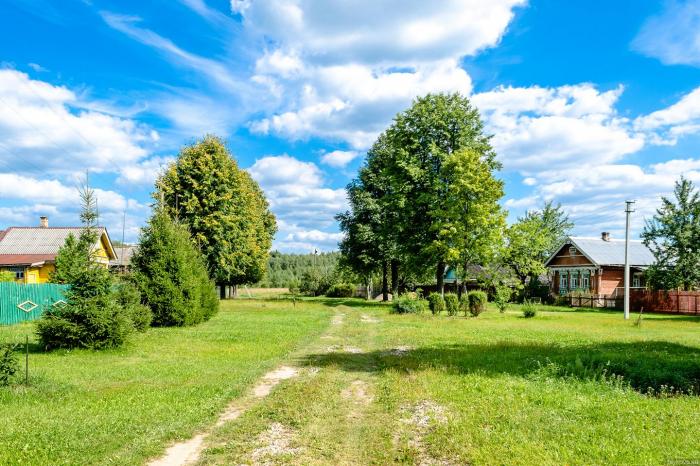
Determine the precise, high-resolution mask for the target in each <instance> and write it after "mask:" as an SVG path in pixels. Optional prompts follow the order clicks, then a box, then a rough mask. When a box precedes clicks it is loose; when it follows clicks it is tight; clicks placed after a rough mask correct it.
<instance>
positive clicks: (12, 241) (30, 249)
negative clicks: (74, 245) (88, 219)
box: [0, 227, 106, 256]
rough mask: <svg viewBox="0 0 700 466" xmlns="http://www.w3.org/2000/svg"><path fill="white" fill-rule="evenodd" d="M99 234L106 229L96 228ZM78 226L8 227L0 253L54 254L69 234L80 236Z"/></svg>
mask: <svg viewBox="0 0 700 466" xmlns="http://www.w3.org/2000/svg"><path fill="white" fill-rule="evenodd" d="M97 230H98V234H99V235H100V236H101V235H102V234H104V233H105V232H106V231H105V229H104V228H103V227H100V228H98V229H97ZM81 231H82V228H80V227H65V228H63V227H50V228H42V227H10V228H8V229H7V230H5V235H4V236H3V238H2V240H0V255H5V254H49V255H54V256H55V255H56V254H58V250H59V248H60V247H61V246H63V244H64V243H65V242H66V238H68V235H69V234H71V233H72V234H73V236H75V237H76V238H77V237H78V236H80V232H81Z"/></svg>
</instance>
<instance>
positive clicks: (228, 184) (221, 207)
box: [155, 136, 277, 297]
mask: <svg viewBox="0 0 700 466" xmlns="http://www.w3.org/2000/svg"><path fill="white" fill-rule="evenodd" d="M156 187H157V192H156V194H155V196H156V198H157V199H158V200H159V201H160V200H161V199H160V198H162V204H163V206H164V208H165V210H166V211H167V212H168V214H169V215H170V216H171V217H173V218H175V219H178V220H180V221H182V222H185V223H186V224H187V226H188V228H189V230H190V232H191V234H192V239H193V241H194V242H195V244H196V245H197V246H198V247H199V248H200V250H201V251H202V253H203V254H204V257H205V258H206V262H207V267H208V269H209V273H210V275H211V277H212V278H213V279H214V280H215V282H216V283H217V284H218V285H220V286H221V293H222V297H224V293H225V291H224V290H225V287H226V286H230V285H233V286H234V290H235V289H236V286H237V285H240V284H244V283H254V282H257V281H259V280H260V279H261V278H262V277H263V275H264V273H265V270H266V265H267V261H268V257H269V252H270V247H271V245H272V238H273V236H274V234H275V231H276V228H277V227H276V223H275V217H274V215H273V214H272V213H271V212H270V210H269V206H268V203H267V200H266V199H265V195H264V194H263V192H262V190H261V189H260V187H259V186H258V184H257V183H256V182H255V181H254V180H253V179H252V178H251V177H250V175H249V174H248V173H247V172H246V171H244V170H241V169H240V168H239V167H238V165H237V164H236V162H235V160H234V159H233V158H232V157H231V154H230V153H229V151H228V150H227V149H226V147H225V145H224V143H223V142H222V141H221V140H220V139H219V138H217V137H215V136H206V137H205V138H204V139H202V140H201V141H199V142H197V143H195V144H193V145H191V146H187V147H185V148H183V149H182V150H181V151H180V154H179V155H178V158H177V160H176V161H175V162H174V163H173V164H171V165H170V166H169V167H168V169H167V170H166V171H165V173H164V174H163V175H162V176H161V177H160V178H159V179H158V181H157V184H156Z"/></svg>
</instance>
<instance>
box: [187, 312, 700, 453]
mask: <svg viewBox="0 0 700 466" xmlns="http://www.w3.org/2000/svg"><path fill="white" fill-rule="evenodd" d="M326 303H327V304H328V305H330V306H332V307H333V308H334V310H335V312H336V313H337V314H343V316H342V317H341V318H342V324H337V325H332V326H331V329H330V330H329V332H328V333H327V334H326V335H324V337H323V338H322V339H319V340H317V341H316V343H315V344H312V345H311V346H310V347H309V348H307V349H306V350H305V351H303V352H301V353H300V354H297V355H296V357H295V359H294V362H295V363H296V364H297V365H298V366H300V367H304V368H306V369H305V371H303V372H302V373H301V375H300V377H299V378H298V379H296V380H290V381H286V382H285V383H284V384H283V385H281V386H280V387H278V389H277V390H276V391H274V392H273V393H272V395H271V396H270V397H268V398H267V399H266V400H264V402H262V403H260V404H259V405H257V406H256V407H254V408H253V409H251V410H250V411H248V412H247V413H246V414H245V415H243V416H242V417H241V418H240V419H238V420H237V421H236V422H232V423H229V424H227V425H225V426H223V427H221V428H219V429H218V430H217V431H215V433H214V434H213V435H212V437H211V438H210V440H209V442H208V449H207V450H206V451H205V452H204V456H203V457H202V459H201V463H202V464H211V463H214V464H248V463H251V462H252V463H255V462H258V463H260V462H262V463H264V462H269V463H270V464H287V463H291V464H300V465H302V464H390V463H407V464H466V463H471V464H667V463H670V462H674V461H685V460H689V459H691V460H697V459H698V458H700V445H699V444H698V442H697V438H698V435H699V434H700V398H698V397H697V396H685V395H677V396H652V395H647V394H644V393H645V392H646V391H647V388H646V387H647V386H652V387H656V388H660V387H661V385H663V384H664V383H668V382H669V381H673V380H677V381H678V383H686V384H687V383H691V384H692V383H693V382H694V383H697V382H698V381H699V380H700V320H698V319H695V318H687V317H686V318H684V317H667V316H648V317H647V318H646V320H644V322H643V323H642V326H641V327H640V328H637V327H635V326H634V325H633V324H632V323H631V322H625V321H623V320H622V317H621V315H620V314H619V313H597V312H580V311H579V312H573V311H568V312H542V313H540V314H539V315H538V316H537V317H536V318H534V319H524V318H522V317H520V315H519V313H518V312H517V309H513V310H512V311H510V312H508V313H506V314H505V315H501V314H499V313H498V312H496V311H494V310H490V311H488V312H486V313H484V314H482V315H481V316H480V317H478V318H464V317H459V318H448V317H445V316H441V317H437V318H435V317H433V316H430V315H426V316H406V315H404V316H398V315H390V314H389V313H388V309H387V308H386V307H384V306H381V305H376V304H375V305H370V306H365V305H364V304H363V303H361V302H359V301H346V302H345V304H341V302H338V301H335V302H334V301H327V302H326ZM336 319H338V318H336ZM607 361H610V365H609V366H607V365H606V363H607ZM606 366H607V370H606ZM606 371H615V372H617V373H625V374H626V375H627V377H628V378H629V379H623V380H622V381H620V380H619V379H617V378H614V377H611V376H610V375H609V374H608V375H606V376H603V374H605V373H606ZM630 383H633V384H634V385H635V386H636V387H637V388H636V389H635V388H634V387H632V386H630V385H629V384H630ZM668 390H670V389H668Z"/></svg>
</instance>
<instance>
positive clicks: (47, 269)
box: [0, 264, 56, 283]
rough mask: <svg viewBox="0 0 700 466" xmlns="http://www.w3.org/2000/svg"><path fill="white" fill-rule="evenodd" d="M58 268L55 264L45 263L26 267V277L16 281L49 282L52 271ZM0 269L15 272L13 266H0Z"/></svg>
mask: <svg viewBox="0 0 700 466" xmlns="http://www.w3.org/2000/svg"><path fill="white" fill-rule="evenodd" d="M54 270H56V267H55V266H54V264H44V265H42V266H41V267H24V278H18V279H17V280H15V283H48V281H49V278H50V275H51V272H53V271H54ZM0 271H3V272H5V271H11V272H14V268H12V267H0Z"/></svg>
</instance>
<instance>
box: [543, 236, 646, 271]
mask: <svg viewBox="0 0 700 466" xmlns="http://www.w3.org/2000/svg"><path fill="white" fill-rule="evenodd" d="M567 244H573V245H574V246H576V248H577V249H578V250H579V251H580V252H581V253H582V254H583V255H585V256H586V257H588V258H589V259H590V260H591V261H593V263H595V264H596V265H624V264H625V240H623V239H610V240H608V241H605V240H603V239H601V238H586V237H580V236H570V237H569V238H568V239H567V241H566V242H565V243H564V246H565V245H567ZM560 250H561V248H559V249H558V250H557V253H558V252H559V251H560ZM555 255H556V253H555ZM553 257H554V256H552V257H550V258H549V259H548V260H547V263H549V261H550V260H551V259H552V258H553ZM629 263H630V265H632V266H640V267H646V266H649V265H651V264H653V263H654V255H653V254H652V253H651V251H650V250H649V249H648V248H647V247H646V246H644V243H642V242H641V241H639V240H630V243H629Z"/></svg>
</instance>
